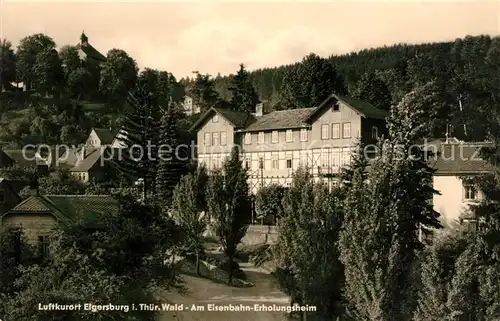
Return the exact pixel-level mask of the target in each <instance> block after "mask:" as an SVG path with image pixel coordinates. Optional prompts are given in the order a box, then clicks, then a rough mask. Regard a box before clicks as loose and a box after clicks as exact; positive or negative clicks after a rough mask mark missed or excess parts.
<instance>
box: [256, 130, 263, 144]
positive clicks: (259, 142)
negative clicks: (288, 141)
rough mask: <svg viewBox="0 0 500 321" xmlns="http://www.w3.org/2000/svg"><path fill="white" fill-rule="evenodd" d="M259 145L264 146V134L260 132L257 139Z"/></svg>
mask: <svg viewBox="0 0 500 321" xmlns="http://www.w3.org/2000/svg"><path fill="white" fill-rule="evenodd" d="M257 144H264V132H260V133H259V136H258V138H257Z"/></svg>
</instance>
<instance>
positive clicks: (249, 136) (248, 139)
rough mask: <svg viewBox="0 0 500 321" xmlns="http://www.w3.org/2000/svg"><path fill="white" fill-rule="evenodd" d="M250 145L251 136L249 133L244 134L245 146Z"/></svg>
mask: <svg viewBox="0 0 500 321" xmlns="http://www.w3.org/2000/svg"><path fill="white" fill-rule="evenodd" d="M251 143H252V134H251V133H246V134H245V144H246V145H250V144H251Z"/></svg>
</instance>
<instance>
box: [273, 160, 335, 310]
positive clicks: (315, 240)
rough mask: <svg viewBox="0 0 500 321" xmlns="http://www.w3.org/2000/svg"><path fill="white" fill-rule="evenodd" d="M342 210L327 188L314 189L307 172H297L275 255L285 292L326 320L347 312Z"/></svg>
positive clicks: (318, 185)
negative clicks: (340, 237)
mask: <svg viewBox="0 0 500 321" xmlns="http://www.w3.org/2000/svg"><path fill="white" fill-rule="evenodd" d="M340 206H341V204H340V202H338V199H337V198H336V197H335V196H334V195H333V194H330V193H329V192H328V188H327V186H326V185H325V184H323V183H322V182H319V183H314V182H313V179H312V176H311V174H310V173H309V172H308V171H307V170H306V169H304V168H301V169H299V170H297V172H296V173H295V174H294V177H293V182H292V186H291V187H290V188H289V189H288V190H287V191H286V193H285V198H284V200H283V209H284V211H283V218H282V219H281V221H280V225H279V231H280V234H279V236H278V242H277V244H276V247H275V249H274V253H275V255H276V258H277V266H278V268H279V269H280V273H279V274H278V275H279V277H278V281H279V282H280V285H281V287H282V288H283V289H284V290H285V291H287V292H288V294H289V295H291V296H292V302H296V303H299V304H301V305H306V304H308V305H314V306H317V307H318V312H317V313H318V315H319V316H320V317H321V318H322V319H325V320H332V319H334V318H335V317H339V316H341V315H342V310H343V307H342V288H343V281H342V280H343V268H342V265H341V263H340V261H339V249H338V247H337V240H338V233H339V230H340V227H341V224H342V211H341V207H340ZM290 285H294V286H290Z"/></svg>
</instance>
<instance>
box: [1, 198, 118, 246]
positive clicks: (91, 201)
mask: <svg viewBox="0 0 500 321" xmlns="http://www.w3.org/2000/svg"><path fill="white" fill-rule="evenodd" d="M117 210H118V202H117V200H116V199H115V198H113V197H112V196H109V195H39V194H38V193H37V192H36V190H33V195H32V196H30V197H28V198H27V199H26V200H24V201H22V202H20V203H19V204H17V205H16V206H14V207H13V208H11V209H10V210H9V211H7V212H6V213H3V214H2V215H1V216H0V228H1V229H2V230H5V229H8V228H16V227H17V228H21V229H22V230H23V232H24V234H25V236H26V241H27V242H28V243H31V244H33V245H36V244H38V245H39V246H40V249H41V251H42V252H43V253H42V254H43V255H46V252H47V250H48V243H49V238H50V236H51V234H52V233H53V232H54V230H55V229H56V228H57V227H59V226H60V224H68V223H71V222H75V221H76V220H81V219H85V220H88V219H90V220H91V219H92V218H95V217H97V216H99V215H106V214H109V213H112V212H114V211H117Z"/></svg>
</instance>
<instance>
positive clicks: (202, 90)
mask: <svg viewBox="0 0 500 321" xmlns="http://www.w3.org/2000/svg"><path fill="white" fill-rule="evenodd" d="M189 94H190V95H192V96H193V103H194V104H195V105H198V106H200V109H201V112H204V111H205V110H208V109H210V108H211V107H215V106H216V105H217V104H218V103H219V102H220V101H221V98H220V97H219V94H218V93H217V91H216V90H215V81H214V79H212V78H211V77H210V75H202V74H200V73H197V74H196V78H195V80H194V83H193V85H192V87H191V89H190V91H189Z"/></svg>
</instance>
